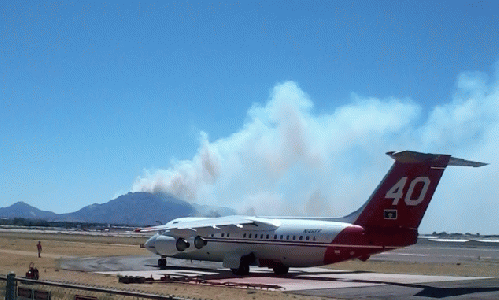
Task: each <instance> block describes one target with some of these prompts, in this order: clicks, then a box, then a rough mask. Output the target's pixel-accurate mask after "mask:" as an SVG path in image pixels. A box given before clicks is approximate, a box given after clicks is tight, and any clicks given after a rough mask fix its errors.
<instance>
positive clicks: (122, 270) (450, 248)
mask: <svg viewBox="0 0 499 300" xmlns="http://www.w3.org/2000/svg"><path fill="white" fill-rule="evenodd" d="M157 258H158V257H157V256H153V255H144V256H114V257H103V258H85V259H81V258H79V259H71V258H63V259H61V261H60V264H61V265H60V266H61V268H64V269H71V270H81V271H90V272H97V273H104V274H121V275H130V276H144V277H154V278H156V279H159V278H160V277H162V276H164V275H170V276H172V277H176V276H179V277H180V276H184V277H186V276H187V277H191V278H193V277H198V278H203V279H205V280H208V281H209V282H212V283H235V284H255V285H268V286H279V287H281V288H278V290H282V291H284V292H287V293H294V294H300V295H310V296H318V297H326V298H339V299H419V300H421V299H440V298H444V299H452V300H454V299H499V278H484V277H482V278H476V277H454V276H424V275H407V274H379V273H371V272H352V271H348V270H345V271H338V270H328V269H324V268H300V269H298V268H296V269H295V268H291V269H290V274H289V275H287V276H281V277H278V276H275V275H274V274H273V273H272V272H271V270H268V269H267V268H257V267H252V268H251V275H250V276H245V277H238V276H233V275H232V273H231V272H230V270H228V269H224V268H223V267H222V264H221V263H212V262H199V261H192V262H191V261H185V260H177V259H168V260H167V264H168V267H167V268H166V269H164V270H161V269H159V268H158V267H157ZM371 259H372V260H384V261H399V262H435V263H439V262H451V263H454V262H455V263H458V262H466V261H488V260H496V259H499V247H489V246H481V245H479V246H473V245H471V246H470V245H464V244H457V243H436V242H423V243H421V244H417V245H414V246H411V247H408V248H404V249H399V250H396V251H393V252H387V253H383V254H380V255H377V256H375V257H372V258H371Z"/></svg>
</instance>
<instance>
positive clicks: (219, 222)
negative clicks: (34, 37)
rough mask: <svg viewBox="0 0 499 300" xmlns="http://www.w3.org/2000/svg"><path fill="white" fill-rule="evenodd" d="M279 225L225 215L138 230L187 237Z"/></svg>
mask: <svg viewBox="0 0 499 300" xmlns="http://www.w3.org/2000/svg"><path fill="white" fill-rule="evenodd" d="M279 226H280V222H279V221H278V220H275V219H263V218H256V217H247V216H227V217H221V218H207V219H203V220H197V221H186V222H179V223H177V224H172V225H169V224H166V225H159V226H153V227H149V228H144V229H141V230H140V232H149V231H164V232H163V234H164V235H166V236H172V237H182V238H189V237H194V236H197V235H199V236H206V235H209V234H212V233H216V232H220V231H227V232H234V231H238V230H245V229H247V230H272V229H276V228H277V227H279Z"/></svg>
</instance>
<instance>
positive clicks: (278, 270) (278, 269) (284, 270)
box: [272, 266, 289, 275]
mask: <svg viewBox="0 0 499 300" xmlns="http://www.w3.org/2000/svg"><path fill="white" fill-rule="evenodd" d="M272 270H274V274H276V275H286V274H288V271H289V267H286V266H275V267H273V268H272Z"/></svg>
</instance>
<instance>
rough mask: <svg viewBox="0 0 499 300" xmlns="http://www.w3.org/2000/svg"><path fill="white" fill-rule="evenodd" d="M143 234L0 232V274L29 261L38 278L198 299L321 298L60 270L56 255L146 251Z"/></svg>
mask: <svg viewBox="0 0 499 300" xmlns="http://www.w3.org/2000/svg"><path fill="white" fill-rule="evenodd" d="M145 240H146V238H127V237H111V236H109V237H102V236H82V235H68V234H43V233H19V232H15V233H10V232H0V274H2V275H6V274H8V273H9V272H11V271H13V272H14V273H15V274H16V276H18V277H22V276H24V275H25V273H26V272H27V271H28V267H29V264H30V262H33V263H34V264H35V267H36V268H37V269H38V270H39V272H40V280H52V281H64V282H68V281H69V282H73V283H77V284H88V285H96V286H101V287H113V288H118V289H124V290H129V289H133V290H134V291H142V292H152V293H158V294H168V295H174V296H180V297H187V298H201V299H243V300H246V299H247V300H253V299H272V300H292V299H293V300H295V299H296V300H305V299H307V300H318V299H321V298H317V297H307V296H298V295H291V294H286V293H282V292H278V291H260V290H245V289H238V288H229V287H211V286H198V285H190V284H174V283H170V284H151V285H148V284H142V285H137V284H130V285H124V284H121V283H118V278H117V277H116V276H111V275H99V274H95V273H87V272H79V271H68V270H61V269H59V268H58V259H60V258H64V257H98V256H113V255H147V250H145V249H140V248H139V244H141V243H144V242H145ZM38 241H40V242H41V243H42V247H43V250H42V255H41V256H42V257H41V258H38V253H37V249H36V244H37V243H38Z"/></svg>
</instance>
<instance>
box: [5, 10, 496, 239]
mask: <svg viewBox="0 0 499 300" xmlns="http://www.w3.org/2000/svg"><path fill="white" fill-rule="evenodd" d="M336 2H338V1H322V2H320V1H280V2H277V1H274V2H267V1H262V2H254V1H241V2H200V3H198V2H196V3H195V2H190V1H189V2H184V1H175V2H168V1H158V2H152V1H140V2H126V1H106V2H105V3H103V2H45V3H41V4H40V3H38V2H36V1H26V2H23V3H18V2H9V1H7V2H4V3H3V4H2V5H1V7H0V16H1V17H0V37H1V38H0V78H1V79H0V89H1V106H0V165H1V166H2V168H1V169H0V190H1V191H2V193H0V206H8V205H11V204H12V203H15V202H17V201H24V202H27V203H29V204H31V205H33V206H36V207H38V208H40V209H43V210H52V211H54V212H57V213H64V212H71V211H75V210H77V209H79V208H81V207H83V206H86V205H89V204H92V203H103V202H107V201H109V200H111V199H113V198H114V197H116V196H118V195H120V194H124V193H127V192H129V191H137V190H148V189H149V190H150V189H163V190H166V191H169V192H172V193H175V194H176V195H177V196H179V197H182V198H184V199H187V200H189V201H195V202H198V203H209V204H214V205H227V206H232V207H234V208H236V209H238V210H239V211H240V212H242V213H244V212H253V211H254V212H256V213H257V214H265V213H272V214H281V213H282V214H299V215H324V214H325V215H331V216H342V215H344V214H346V213H348V212H350V211H352V210H354V209H356V208H357V207H358V206H360V205H361V204H362V203H363V202H364V201H365V199H366V198H367V197H368V196H369V195H370V193H371V191H372V190H373V189H374V188H375V187H376V185H377V184H378V182H379V180H381V178H382V176H383V175H384V173H386V171H387V170H388V168H389V166H390V164H391V163H392V162H391V160H390V159H389V158H388V157H386V156H385V155H384V152H386V151H389V150H403V149H413V150H419V151H427V152H428V151H436V152H445V153H450V154H453V155H455V156H458V157H459V156H464V157H463V158H468V159H476V160H482V161H487V162H490V163H492V165H491V166H488V167H487V168H481V169H476V170H461V169H459V170H456V169H452V171H451V170H450V169H449V170H448V171H447V172H446V174H445V175H444V178H443V179H442V182H441V186H440V187H439V189H438V190H437V193H436V194H435V197H434V200H433V201H432V203H431V205H430V209H429V210H428V212H427V216H426V217H425V219H424V220H423V223H422V228H421V229H422V231H425V230H426V231H434V230H436V231H443V230H446V231H463V232H464V231H470V232H489V233H499V225H497V223H498V222H497V217H496V216H497V215H499V209H498V208H497V204H496V203H495V198H494V196H495V195H496V193H495V190H497V186H499V182H498V181H497V179H495V177H496V176H497V172H496V166H495V165H497V163H496V164H494V162H497V158H496V157H495V152H496V149H497V146H499V136H498V135H497V134H498V132H499V130H498V128H499V116H498V114H497V113H496V110H497V111H499V109H498V108H499V99H498V96H497V95H498V92H497V87H498V76H497V74H498V69H497V66H498V59H499V33H498V32H499V30H498V25H499V22H498V18H499V4H497V3H493V2H487V1H440V2H434V1H373V2H372V3H368V4H366V3H365V2H366V1H354V2H346V1H343V2H339V3H336ZM318 204H320V205H318ZM471 216H473V217H471ZM475 216H479V217H478V219H479V220H476V218H475Z"/></svg>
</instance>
